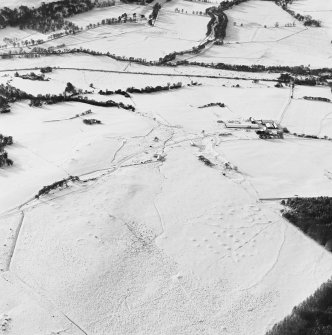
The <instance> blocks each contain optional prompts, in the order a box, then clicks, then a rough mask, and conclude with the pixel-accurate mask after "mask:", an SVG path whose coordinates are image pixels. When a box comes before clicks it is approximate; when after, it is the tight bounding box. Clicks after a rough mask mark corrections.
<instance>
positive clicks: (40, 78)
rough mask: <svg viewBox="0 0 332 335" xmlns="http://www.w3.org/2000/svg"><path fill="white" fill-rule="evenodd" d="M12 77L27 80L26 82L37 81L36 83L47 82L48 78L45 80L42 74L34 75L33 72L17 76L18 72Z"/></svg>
mask: <svg viewBox="0 0 332 335" xmlns="http://www.w3.org/2000/svg"><path fill="white" fill-rule="evenodd" d="M14 77H17V78H21V79H28V80H37V81H49V80H50V79H49V78H45V75H44V74H43V73H42V74H36V73H34V72H30V73H28V74H21V75H20V74H19V73H18V72H15V74H14Z"/></svg>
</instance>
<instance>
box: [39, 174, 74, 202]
mask: <svg viewBox="0 0 332 335" xmlns="http://www.w3.org/2000/svg"><path fill="white" fill-rule="evenodd" d="M78 181H80V178H79V177H77V176H69V177H68V178H65V179H62V180H60V181H56V182H54V183H53V184H51V185H47V186H44V187H43V188H42V189H41V190H39V191H38V193H37V194H36V195H35V198H36V199H39V197H41V196H42V195H46V194H48V193H50V192H51V191H53V190H56V189H58V188H64V187H68V182H78Z"/></svg>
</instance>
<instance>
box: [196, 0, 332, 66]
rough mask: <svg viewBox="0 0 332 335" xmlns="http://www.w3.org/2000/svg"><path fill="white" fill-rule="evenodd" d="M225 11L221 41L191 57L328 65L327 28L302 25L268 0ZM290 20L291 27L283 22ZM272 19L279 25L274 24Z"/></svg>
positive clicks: (331, 60)
mask: <svg viewBox="0 0 332 335" xmlns="http://www.w3.org/2000/svg"><path fill="white" fill-rule="evenodd" d="M295 3H296V2H295ZM226 13H227V15H228V18H229V26H228V29H227V34H226V40H225V44H224V45H223V46H214V47H213V48H211V49H209V50H208V51H207V52H205V53H204V54H202V55H199V56H198V57H195V58H194V59H193V60H196V61H201V62H206V63H208V62H214V63H218V62H223V63H230V64H246V65H251V64H262V65H290V66H296V65H305V66H307V65H309V64H310V65H311V66H312V67H324V66H326V67H331V66H332V46H331V35H330V29H329V28H327V27H322V28H306V27H304V26H303V25H302V24H301V23H300V22H298V21H294V18H293V17H292V16H290V15H289V14H288V13H287V12H285V11H283V10H282V9H281V8H280V7H278V6H276V5H275V4H274V3H273V2H272V1H258V0H257V1H256V0H255V1H250V2H245V3H243V4H241V5H239V6H235V7H233V8H232V9H229V10H227V11H226ZM312 16H313V17H314V15H312ZM234 22H235V23H236V26H234ZM293 22H295V24H296V26H295V27H286V26H285V25H286V24H293ZM276 23H278V25H279V27H275V25H276ZM241 24H243V26H241ZM264 26H266V28H265V27H264ZM299 54H300V55H301V57H298V55H299Z"/></svg>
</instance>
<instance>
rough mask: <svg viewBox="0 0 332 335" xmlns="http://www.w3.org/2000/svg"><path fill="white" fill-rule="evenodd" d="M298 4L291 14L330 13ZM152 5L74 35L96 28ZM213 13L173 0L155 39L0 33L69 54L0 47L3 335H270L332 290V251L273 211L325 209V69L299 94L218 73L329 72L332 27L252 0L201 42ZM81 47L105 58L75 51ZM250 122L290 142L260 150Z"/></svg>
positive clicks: (119, 8) (89, 15) (104, 13)
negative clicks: (314, 204) (315, 201)
mask: <svg viewBox="0 0 332 335" xmlns="http://www.w3.org/2000/svg"><path fill="white" fill-rule="evenodd" d="M155 2H156V1H155ZM155 2H154V3H155ZM304 2H305V1H301V2H300V1H298V2H296V1H294V4H293V5H292V6H293V7H294V10H296V11H298V12H301V11H306V10H310V11H311V12H314V10H320V9H321V8H323V7H320V6H323V5H322V2H320V3H319V4H318V5H317V6H316V7H313V6H314V5H313V2H311V1H309V0H307V3H306V6H309V4H310V6H311V7H310V9H307V8H309V7H305V9H300V6H304ZM17 3H18V2H17ZM21 3H23V2H20V4H21ZM154 3H153V4H154ZM153 4H152V5H150V6H143V5H136V4H134V5H132V4H124V3H122V4H117V5H116V6H112V7H107V8H106V9H105V8H97V9H93V10H91V11H89V12H86V13H84V14H79V15H76V16H73V17H71V18H70V20H71V21H72V22H74V23H75V24H76V25H78V26H82V27H86V26H88V25H89V24H91V23H92V24H96V25H97V24H98V22H100V21H102V20H104V19H107V18H109V17H113V16H115V17H118V16H119V15H121V14H122V13H123V12H127V13H128V15H129V14H130V13H131V15H132V13H134V12H137V13H138V14H139V13H147V15H148V14H149V13H151V6H153ZM7 5H9V1H8V3H7ZM216 5H217V4H216V3H214V2H213V1H210V2H193V1H184V0H172V1H170V2H167V3H165V4H164V3H163V6H162V8H161V10H160V13H159V14H158V18H157V20H156V22H155V24H154V25H149V24H148V23H147V21H144V20H141V21H138V22H136V23H134V22H126V23H122V22H121V23H117V24H114V25H102V24H100V25H99V26H96V27H93V28H91V29H90V28H89V29H86V30H85V29H83V30H82V31H81V32H79V33H77V34H68V35H67V36H62V37H60V38H57V39H53V40H52V39H51V38H49V37H48V36H50V34H51V33H49V34H41V33H38V32H36V31H30V30H20V29H19V28H18V27H16V28H15V27H7V28H5V29H2V30H0V34H1V37H2V38H5V37H10V36H11V37H13V38H17V40H20V39H22V40H29V39H31V36H35V37H34V38H35V39H36V40H37V39H39V38H41V39H43V38H45V43H42V44H40V45H39V47H41V48H45V49H46V48H48V47H56V46H59V45H62V46H61V47H59V48H55V49H49V50H52V52H51V53H50V54H49V55H47V56H46V55H45V54H43V55H40V54H38V50H37V51H36V50H35V54H34V55H32V54H28V55H26V54H23V52H24V51H25V52H29V51H31V50H32V48H33V46H32V45H29V44H28V45H24V46H22V45H19V46H17V45H15V46H14V45H11V46H10V45H9V44H8V45H7V46H6V47H4V48H2V49H1V53H4V52H6V50H7V51H8V50H13V52H14V51H15V52H18V53H19V54H20V55H12V56H10V57H8V55H7V56H6V57H4V58H6V59H0V95H1V98H2V99H8V101H7V102H8V105H9V108H10V112H9V113H0V134H3V135H5V136H12V137H13V140H14V143H13V144H12V145H8V146H6V147H5V150H6V151H7V153H8V157H10V158H11V159H12V160H13V162H14V164H13V166H3V167H1V168H0V190H1V191H0V295H1V299H0V327H1V332H2V333H3V334H6V335H7V334H8V335H46V334H52V335H54V334H68V335H69V334H75V335H76V334H77V335H78V334H85V335H86V334H88V335H104V334H105V335H106V334H116V335H128V334H133V335H138V334H140V335H143V334H144V335H151V334H160V335H167V334H169V335H173V334H179V335H182V334H183V335H185V334H188V335H189V334H190V335H192V334H206V335H214V334H215V335H217V334H218V335H219V334H220V335H221V334H223V335H226V334H232V335H233V334H236V335H264V334H265V333H266V332H267V331H268V330H269V329H271V327H272V326H273V325H274V324H275V323H276V322H279V321H280V320H282V319H283V318H284V317H286V316H287V315H288V314H289V313H290V312H291V311H292V309H293V308H294V307H295V306H296V305H298V304H299V303H301V302H302V301H303V300H304V299H306V298H307V297H308V296H310V295H311V294H312V293H313V292H314V291H315V290H316V289H317V288H318V287H319V286H320V285H321V284H322V283H324V282H325V281H326V280H328V279H329V278H331V276H332V262H331V257H332V255H331V253H329V252H328V251H327V250H325V249H324V248H323V247H321V246H319V245H318V244H316V243H315V242H314V241H312V240H311V239H309V238H308V237H306V236H305V235H304V234H303V233H302V232H301V231H300V230H298V229H296V228H295V227H294V226H292V225H291V224H290V223H289V222H288V221H286V220H285V219H284V218H283V216H282V213H281V211H280V210H281V205H280V200H281V199H284V198H292V197H297V196H304V197H313V196H332V184H331V181H332V177H331V176H332V160H331V157H330V154H329V153H330V151H331V146H332V140H331V138H332V103H331V100H332V95H331V88H330V87H329V86H328V83H329V81H328V79H326V78H325V77H327V78H328V76H330V72H329V69H324V70H321V72H319V74H318V75H316V74H315V76H314V75H311V72H310V71H311V69H310V68H304V67H303V68H301V69H302V70H303V71H304V70H306V71H307V72H308V73H309V74H307V75H301V76H298V75H297V74H296V71H297V70H298V68H289V69H290V73H291V75H292V76H294V80H295V79H298V80H299V79H303V78H306V79H312V78H314V79H315V80H317V83H316V82H315V84H316V85H315V86H304V85H298V84H296V85H295V87H293V88H292V85H289V84H288V83H284V82H283V83H281V82H278V78H279V76H280V74H281V73H282V72H284V71H279V72H278V71H274V72H273V71H269V72H268V71H263V70H261V71H256V72H251V71H249V70H248V68H246V67H242V68H241V67H239V70H241V71H235V69H234V68H233V69H232V68H231V69H227V70H222V69H216V68H215V67H216V66H215V64H216V63H226V64H237V65H241V64H247V65H257V64H263V65H284V66H294V65H301V64H305V65H308V64H311V66H312V68H322V67H331V59H332V58H331V57H332V56H331V45H330V44H329V43H330V42H329V41H328V38H329V37H328V36H329V27H327V25H326V26H323V27H322V28H306V27H304V26H303V25H302V24H301V23H299V22H297V23H296V25H295V26H291V27H290V26H287V27H285V24H288V23H292V22H293V21H294V20H293V18H292V17H291V16H290V15H289V14H288V13H287V12H285V11H283V10H282V8H281V7H279V6H277V5H276V4H274V3H273V2H271V1H270V2H268V1H256V0H250V1H247V2H244V3H242V4H240V5H238V6H233V8H231V9H228V10H227V11H226V14H227V16H228V20H229V23H228V26H227V34H226V38H225V40H224V44H221V43H219V44H220V45H217V43H216V44H213V43H212V42H211V41H209V40H207V37H206V34H207V24H208V22H209V21H210V20H211V16H209V15H203V14H199V13H198V14H197V13H196V12H197V11H204V10H205V8H207V7H211V6H216ZM295 6H297V7H295ZM182 8H183V9H184V12H182V11H181V9H182ZM301 8H302V7H301ZM314 8H316V9H314ZM317 8H318V9H317ZM176 9H177V10H176ZM328 9H329V8H327V10H328ZM324 10H326V7H324ZM186 11H187V13H186ZM193 12H194V13H193ZM142 15H143V14H142ZM312 15H313V16H314V14H312ZM212 16H213V15H212ZM276 22H278V25H279V26H278V27H276V26H275V23H276ZM241 23H242V24H243V25H241ZM215 24H216V23H214V25H213V26H212V27H214V26H215ZM265 25H266V26H267V27H266V28H265V27H264V26H265ZM30 33H31V34H36V35H30ZM211 36H212V37H213V34H210V37H211ZM212 37H211V38H212ZM204 42H206V43H207V44H206V48H202V49H201V50H198V51H197V52H196V51H195V52H188V50H189V51H190V50H192V48H193V47H197V45H199V44H201V43H204ZM63 44H65V45H63ZM79 47H82V48H86V49H90V51H91V50H92V51H98V52H101V53H102V54H98V55H97V54H94V55H93V54H88V53H84V54H83V53H79V52H78V51H77V50H76V51H75V53H70V48H79ZM54 50H55V51H54ZM56 50H58V51H60V50H68V52H67V53H66V54H64V53H60V52H58V53H57V51H56ZM175 51H176V52H179V55H177V56H176V57H177V58H176V57H175V58H174V59H171V61H169V62H165V63H156V62H153V61H158V59H159V58H160V57H164V56H165V55H167V54H169V53H172V52H175ZM181 51H185V52H184V53H183V54H180V53H181ZM107 53H109V54H107ZM110 55H116V56H119V57H118V59H116V57H110ZM130 57H133V58H142V59H141V60H137V59H130ZM144 59H146V61H144ZM150 60H151V62H149V61H150ZM178 60H188V61H199V62H201V63H203V64H200V65H201V66H194V65H192V64H191V65H190V64H189V65H188V64H186V63H182V65H179V64H176V61H178ZM211 63H213V64H211ZM204 64H205V65H206V64H208V65H209V67H206V66H203V65H204ZM45 67H50V69H47V70H48V72H46V73H45V76H44V77H42V78H43V79H40V80H32V78H36V77H37V78H41V70H45V71H46V69H45ZM292 71H293V72H292ZM323 71H324V72H323ZM16 72H17V73H16ZM31 72H33V73H34V74H35V75H31V74H30V73H31ZM29 76H30V77H29ZM38 76H39V77H38ZM324 76H325V77H324ZM323 77H324V78H325V81H324V80H323ZM68 83H71V84H72V86H73V88H74V90H75V91H73V90H70V89H68V87H71V86H70V85H68ZM180 83H181V84H180ZM157 88H158V89H157ZM161 88H162V89H161ZM17 89H19V90H20V91H17ZM144 89H145V91H144ZM152 91H153V92H152ZM8 92H11V94H13V96H14V98H13V96H12V97H11V99H9V98H8V96H7V95H8V94H9V93H8ZM13 92H14V93H13ZM15 92H16V93H15ZM17 92H19V93H17ZM22 92H25V93H24V95H23V93H22ZM6 94H7V95H6ZM15 94H16V95H15ZM22 97H23V98H22ZM55 97H57V98H59V97H61V98H62V99H63V100H65V98H67V100H66V101H58V100H56V98H55ZM308 97H309V98H311V100H308ZM70 98H72V100H70ZM52 99H53V100H52ZM75 99H78V100H79V101H75ZM110 101H113V102H114V105H113V106H112V107H105V106H102V104H105V103H106V102H108V103H110ZM1 103H2V104H5V103H4V102H2V100H1ZM39 103H40V104H39ZM126 106H130V107H131V108H126ZM0 107H1V108H2V107H3V106H0ZM84 119H90V120H91V119H95V120H98V121H100V123H98V124H94V125H89V124H86V123H84V122H83V121H84ZM252 120H273V121H274V122H276V123H278V124H279V128H280V129H283V131H284V136H283V138H270V139H262V138H260V137H259V136H258V134H257V133H256V131H257V129H258V128H257V127H258V126H257V124H255V125H253V123H251V121H252ZM267 123H270V122H267ZM255 127H256V128H255ZM302 134H303V136H302ZM299 135H300V136H299ZM301 136H302V137H301ZM0 153H1V151H0ZM73 176H75V177H78V178H73ZM64 179H66V181H63V182H62V187H54V189H52V190H51V191H45V189H44V191H45V192H43V191H42V192H40V190H42V189H43V187H44V186H47V185H51V184H53V183H54V182H58V181H61V180H64ZM38 192H40V193H38ZM37 194H39V195H38V196H36V195H37Z"/></svg>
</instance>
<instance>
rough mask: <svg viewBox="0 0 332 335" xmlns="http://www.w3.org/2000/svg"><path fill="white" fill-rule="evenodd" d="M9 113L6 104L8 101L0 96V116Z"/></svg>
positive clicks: (8, 107)
mask: <svg viewBox="0 0 332 335" xmlns="http://www.w3.org/2000/svg"><path fill="white" fill-rule="evenodd" d="M9 112H10V106H9V103H8V99H6V98H4V97H2V96H1V95H0V114H4V113H9Z"/></svg>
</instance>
